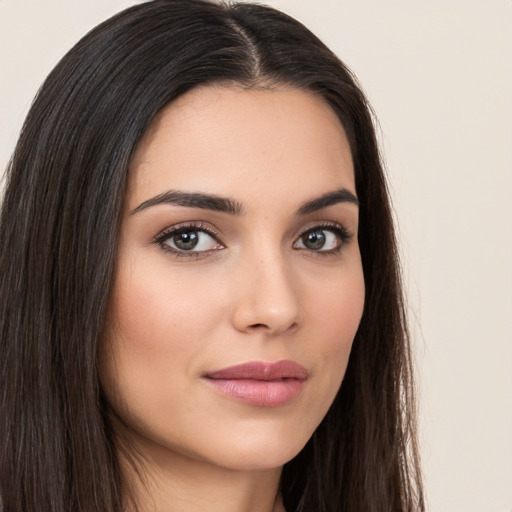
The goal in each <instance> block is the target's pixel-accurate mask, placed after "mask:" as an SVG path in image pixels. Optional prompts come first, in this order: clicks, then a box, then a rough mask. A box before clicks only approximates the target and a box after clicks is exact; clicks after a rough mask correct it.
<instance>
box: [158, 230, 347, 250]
mask: <svg viewBox="0 0 512 512" xmlns="http://www.w3.org/2000/svg"><path fill="white" fill-rule="evenodd" d="M315 229H330V230H332V231H334V232H335V233H336V234H337V235H338V236H339V237H340V239H341V244H340V246H339V247H337V248H336V249H332V250H328V251H312V252H314V253H315V254H318V255H329V254H332V253H334V252H338V251H339V250H341V248H342V247H343V245H344V244H345V243H347V242H349V241H350V239H351V238H353V236H354V235H353V234H352V233H350V232H349V231H348V230H347V229H346V228H345V227H344V226H342V225H341V224H337V223H332V222H327V223H321V224H317V225H314V226H311V227H308V228H307V229H304V230H303V231H301V232H300V234H299V235H298V237H297V240H298V239H300V238H301V237H302V236H304V235H305V234H306V233H308V232H309V231H314V230H315ZM190 230H197V231H203V232H205V233H207V234H208V235H210V236H211V237H212V238H214V239H215V240H217V242H219V243H220V244H222V245H224V244H223V243H222V241H221V240H220V237H219V235H218V233H216V232H215V231H214V230H212V229H211V228H210V227H209V226H208V225H206V224H205V223H203V222H189V223H187V224H180V225H178V226H172V227H170V228H166V229H164V230H163V231H161V232H160V233H159V234H158V235H156V236H155V237H154V239H153V243H155V244H156V245H160V246H161V247H162V248H163V249H164V250H166V251H170V252H172V253H174V254H176V255H178V256H187V257H191V256H195V257H199V255H200V254H201V251H190V252H187V251H179V250H176V249H173V248H172V247H169V246H166V245H164V242H165V241H166V240H167V239H168V238H169V237H171V236H172V235H176V234H179V233H180V232H183V231H190ZM294 243H295V242H294ZM204 252H207V251H204Z"/></svg>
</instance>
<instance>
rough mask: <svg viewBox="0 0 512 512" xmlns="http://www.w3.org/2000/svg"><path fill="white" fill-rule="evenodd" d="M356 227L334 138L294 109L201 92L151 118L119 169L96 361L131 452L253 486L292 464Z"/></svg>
mask: <svg viewBox="0 0 512 512" xmlns="http://www.w3.org/2000/svg"><path fill="white" fill-rule="evenodd" d="M357 227H358V206H357V199H356V197H355V185H354V171H353V166H352V159H351V153H350V149H349V145H348V142H347V138H346V136H345V133H344V130H343V128H342V126H341V124H340V122H339V120H338V119H337V117H336V115H335V114H334V113H333V111H332V110H331V109H330V108H329V107H328V106H327V105H326V104H324V103H323V102H322V101H320V100H319V99H317V98H315V97H314V96H313V95H312V94H310V93H307V92H303V91H299V90H295V89H286V88H281V89H274V90H242V89H241V88H235V87H232V88H231V87H229V88H228V87H221V86H218V87H202V88H197V89H195V90H193V91H192V92H189V93H187V94H186V95H184V96H183V97H181V98H180V99H178V100H177V101H175V102H174V103H172V104H171V105H170V106H169V107H167V108H166V109H165V110H164V111H163V112H162V113H161V114H160V115H159V116H158V118H157V119H156V120H155V121H154V123H153V125H152V126H151V128H150V130H149V131H148V133H147V134H146V136H145V137H144V139H143V141H142V142H141V143H140V145H139V147H138V148H137V151H136V153H135V156H134V158H133V162H132V164H131V168H130V182H129V187H128V192H127V197H126V208H125V211H124V217H123V221H122V229H121V235H120V240H119V252H118V265H117V271H116V275H115V281H114V289H113V294H112V297H111V304H110V311H109V320H108V324H107V329H106V339H105V340H104V346H103V351H102V356H101V360H100V363H101V375H102V376H101V379H102V385H103V388H104V391H105V393H106V396H107V399H108V401H109V403H110V404H111V406H112V408H113V409H114V411H115V412H116V413H117V415H118V417H119V418H120V419H121V420H122V423H123V424H124V425H125V426H126V427H128V431H129V433H130V436H131V437H132V442H135V443H136V445H137V446H138V449H139V450H141V451H142V453H147V454H151V457H153V458H158V460H164V459H165V457H167V456H170V457H171V459H169V460H174V461H176V463H177V464H178V463H179V461H180V460H181V461H188V462H190V461H191V460H193V461H196V462H201V463H207V464H214V465H216V466H221V467H224V468H231V469H236V470H256V469H266V468H276V467H279V466H281V465H282V464H284V463H285V462H287V461H288V460H290V459H291V458H292V457H294V456H295V455H296V454H297V453H298V452H299V451H300V449H301V448H302V447H303V446H304V444H305V443H306V442H307V440H308V439H309V438H310V436H311V435H312V433H313V431H314V430H315V429H316V427H317V426H318V424H319V423H320V422H321V420H322V418H323V417H324V415H325V414H326V412H327V410H328V409H329V406H330V405H331V403H332V401H333V399H334V397H335V395H336V393H337V391H338V388H339V387H340V384H341V381H342V378H343V375H344V372H345V369H346V366H347V361H348V357H349V353H350V348H351V344H352V340H353V338H354V335H355V333H356V330H357V328H358V324H359V321H360V318H361V314H362V310H363V302H364V281H363V272H362V267H361V258H360V254H359V247H358V241H357ZM162 457H164V459H162Z"/></svg>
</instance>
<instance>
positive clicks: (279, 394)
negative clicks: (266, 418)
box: [206, 379, 304, 407]
mask: <svg viewBox="0 0 512 512" xmlns="http://www.w3.org/2000/svg"><path fill="white" fill-rule="evenodd" d="M206 380H207V381H208V383H209V384H210V385H211V386H213V387H214V388H215V389H216V390H217V391H219V392H220V393H221V394H223V395H225V396H227V397H229V398H233V399H234V400H238V401H239V402H244V403H246V404H249V405H257V406H259V407H277V406H279V405H285V404H287V403H288V402H291V401H292V400H293V399H294V398H296V397H297V396H298V395H299V394H300V392H301V391H302V388H303V387H304V380H299V379H284V380H282V381H277V380H275V381H274V380H271V381H264V380H253V379H206Z"/></svg>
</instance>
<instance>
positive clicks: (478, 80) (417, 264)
mask: <svg viewBox="0 0 512 512" xmlns="http://www.w3.org/2000/svg"><path fill="white" fill-rule="evenodd" d="M133 3H136V2H134V1H129V0H72V1H68V0H0V169H4V168H5V166H6V162H7V160H8V158H9V155H10V153H11V151H12V149H13V147H14V144H15V139H16V135H17V133H18V130H19V128H20V126H21V123H22V120H23V118H24V116H25V114H26V112H27V109H28V107H29V105H30V101H31V99H32V97H33V95H34V94H35V92H36V90H37V88H38V85H39V84H40V83H41V81H42V80H43V78H44V77H45V76H46V74H47V73H48V72H49V70H50V69H51V68H52V67H53V65H54V64H55V63H56V61H57V60H58V59H59V57H61V56H62V55H63V53H64V52H65V51H66V50H67V49H68V48H69V47H70V46H71V45H72V44H73V43H74V42H75V41H76V40H77V39H78V38H79V37H80V36H81V35H82V34H84V33H85V32H86V31H87V30H88V29H89V28H91V27H92V26H94V25H95V24H96V23H98V22H99V21H101V20H103V19H104V18H105V17H107V16H109V15H110V14H113V13H114V12H117V11H118V10H120V9H121V8H123V7H125V6H128V5H131V4H133ZM271 3H272V4H273V5H275V6H278V7H281V8H282V9H284V10H286V11H287V12H289V13H291V14H293V15H295V16H296V17H298V18H299V19H300V20H302V21H303V22H305V23H306V24H307V25H308V26H309V27H310V28H311V29H312V30H313V31H314V32H316V33H317V34H318V35H319V36H320V37H321V38H322V39H323V40H324V41H325V42H326V43H328V44H329V45H330V46H331V47H332V48H333V49H334V50H335V51H336V52H337V53H338V54H339V55H340V56H341V58H342V59H343V60H344V61H345V62H347V63H348V64H349V66H350V67H351V68H352V69H353V70H354V71H355V72H356V74H357V75H358V76H359V78H360V80H361V82H362V83H363V85H364V88H365V90H366V91H367V93H368V95H369V97H370V100H371V101H372V102H373V105H374V107H375V109H376V111H377V114H378V116H379V118H380V122H381V127H382V133H383V135H382V144H383V147H384V149H385V153H386V156H387V163H388V167H389V173H390V179H391V183H392V189H393V195H394V198H395V208H396V213H397V217H398V219H399V225H400V239H401V241H402V252H403V254H404V261H405V264H404V267H405V268H404V271H405V280H406V283H407V287H408V296H409V303H410V307H411V313H412V323H413V333H414V338H415V343H416V349H417V360H418V368H419V370H420V391H421V412H422V414H421V441H422V453H423V460H424V468H425V477H426V484H427V492H428V497H429V503H430V507H429V508H430V510H432V511H433V512H452V511H453V512H485V511H490V512H496V511H499V510H502V509H510V508H511V507H512V206H511V195H512V168H511V167H512V92H511V91H512V1H511V0H429V1H428V2H426V1H425V2H419V1H417V2H415V1H411V0H385V1H380V2H377V1H373V2H370V1H356V0H352V1H350V2H349V1H344V0H274V1H272V2H271Z"/></svg>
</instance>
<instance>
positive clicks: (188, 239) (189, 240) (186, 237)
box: [173, 231, 199, 251]
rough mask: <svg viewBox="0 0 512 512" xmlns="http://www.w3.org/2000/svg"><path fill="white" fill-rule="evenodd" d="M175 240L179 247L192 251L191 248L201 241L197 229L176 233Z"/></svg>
mask: <svg viewBox="0 0 512 512" xmlns="http://www.w3.org/2000/svg"><path fill="white" fill-rule="evenodd" d="M173 241H174V244H175V245H176V247H177V248H178V249H183V250H184V251H190V249H193V248H194V247H195V246H196V245H197V243H198V242H199V237H198V236H197V231H186V232H184V233H179V234H177V235H174V237H173Z"/></svg>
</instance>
